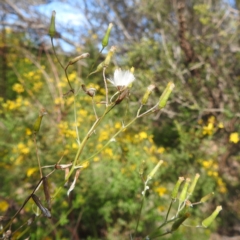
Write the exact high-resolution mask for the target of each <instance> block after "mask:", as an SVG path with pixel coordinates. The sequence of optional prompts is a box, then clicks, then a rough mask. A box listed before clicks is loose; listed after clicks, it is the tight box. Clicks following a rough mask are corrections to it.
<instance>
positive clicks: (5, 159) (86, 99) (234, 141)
mask: <svg viewBox="0 0 240 240" xmlns="http://www.w3.org/2000/svg"><path fill="white" fill-rule="evenodd" d="M153 3H155V2H154V1H150V3H148V4H147V5H146V3H145V5H144V4H143V5H142V7H141V8H140V9H139V14H142V16H144V17H146V18H148V19H149V21H148V26H147V29H148V33H146V35H145V36H143V37H141V38H139V42H136V43H134V44H127V45H123V47H124V49H125V52H123V53H122V52H121V49H120V50H118V52H117V53H116V55H117V57H115V60H114V61H115V62H116V61H118V62H119V65H121V66H122V68H123V69H129V68H130V67H131V66H134V68H135V77H136V78H137V81H135V82H134V84H133V87H132V89H131V90H130V92H131V94H130V96H129V99H128V101H126V100H127V99H124V100H123V102H121V104H119V105H117V106H116V107H115V106H114V108H113V109H112V110H111V111H110V112H109V113H108V114H107V115H106V117H105V119H104V121H103V122H101V124H100V125H99V128H97V129H96V130H95V131H94V132H93V133H92V134H91V137H90V138H89V140H88V142H87V144H86V146H85V147H84V149H83V152H82V153H81V158H80V159H79V160H78V161H77V164H76V166H80V165H81V166H83V170H82V171H81V172H80V176H79V178H78V179H77V182H76V185H75V188H74V190H73V191H72V192H71V193H70V196H69V197H67V190H68V189H69V187H70V185H71V183H72V181H73V179H74V174H75V170H74V171H73V172H72V173H71V174H70V175H69V177H70V179H69V183H68V186H67V188H66V189H64V188H63V187H62V188H61V189H60V190H59V187H60V186H63V185H64V183H65V178H64V174H65V169H63V170H55V172H54V173H53V174H51V175H50V177H49V182H50V186H51V187H50V192H51V196H53V199H52V205H53V206H52V219H51V220H49V219H46V218H43V217H42V216H39V217H37V220H36V221H35V222H34V223H33V224H32V225H31V226H29V227H28V228H26V232H24V231H22V229H20V230H19V231H17V232H16V233H15V234H16V235H21V234H22V235H23V236H24V237H27V236H29V235H31V238H32V239H51V238H54V239H69V236H74V234H77V235H78V236H80V237H81V238H85V239H99V238H101V239H103V238H104V239H128V238H129V233H131V234H134V233H133V230H134V228H135V226H136V222H137V219H138V215H139V209H140V205H141V200H142V194H141V192H142V191H143V188H144V182H145V181H146V178H147V174H149V173H150V171H151V170H152V169H153V168H154V167H155V165H156V164H157V162H158V161H159V160H160V159H163V160H164V161H165V162H164V164H163V166H162V167H161V170H160V173H157V174H156V176H154V178H153V180H152V181H151V182H149V187H150V189H149V191H147V192H146V196H145V199H144V201H145V202H144V203H145V204H144V205H143V209H142V212H141V219H140V223H139V226H138V229H137V236H140V235H141V236H147V235H148V234H149V233H150V232H153V231H154V230H155V229H156V227H158V226H159V225H160V224H159V223H163V222H164V219H165V215H166V212H167V209H168V206H169V204H170V201H171V199H170V196H171V191H172V189H173V187H174V184H175V183H176V181H177V179H178V177H179V176H184V177H188V176H191V177H193V176H194V174H195V173H196V172H198V173H200V175H201V178H200V179H199V182H198V185H197V186H196V188H195V191H194V193H193V195H192V199H191V201H194V202H197V201H199V200H200V199H201V198H202V197H203V196H205V195H207V194H209V193H210V192H215V195H216V198H217V201H218V202H222V203H223V206H224V208H226V209H228V211H225V212H224V213H223V214H224V216H225V217H224V218H222V222H223V225H225V226H229V225H227V224H229V222H230V223H231V224H232V225H234V224H235V223H236V222H237V221H238V217H237V215H238V214H236V215H235V214H232V212H234V211H235V212H236V213H238V212H239V210H238V208H237V207H236V206H237V205H236V203H237V198H236V197H234V194H233V193H234V192H236V189H238V188H239V182H238V174H237V171H236V170H235V168H234V164H235V166H237V165H238V162H239V157H238V153H239V147H238V145H239V139H238V132H239V124H238V117H239V116H238V115H239V114H238V102H239V101H238V100H239V94H238V93H239V86H238V83H237V82H238V80H239V79H238V78H239V76H238V75H239V74H238V62H239V61H238V60H239V59H238V58H239V54H238V51H234V47H235V45H236V44H237V43H238V37H237V36H238V23H237V19H236V18H235V17H234V15H232V14H229V15H227V16H225V15H224V14H225V11H224V10H223V8H222V7H221V6H220V5H219V6H218V5H217V4H216V6H210V5H208V4H203V3H202V1H196V3H195V4H191V5H189V6H188V7H187V6H185V10H186V15H185V18H186V21H187V26H188V28H187V30H186V29H185V30H184V31H185V33H184V37H183V35H181V36H180V34H179V32H178V31H179V30H178V28H180V27H179V25H176V19H177V18H178V17H179V14H181V13H180V11H179V9H178V10H176V11H174V10H173V9H172V8H171V6H170V5H168V4H162V3H161V1H159V2H158V3H157V4H158V5H159V14H160V17H159V16H158V17H157V14H153V13H152V12H153V11H155V8H156V6H155V5H154V4H153ZM144 6H145V7H144ZM170 14H173V15H174V16H175V17H176V18H175V20H172V19H169V16H170ZM155 16H156V17H155ZM159 25H160V27H159ZM159 28H160V29H159ZM113 30H114V29H113ZM180 30H183V29H180ZM230 30H231V31H230ZM15 34H18V33H17V32H14V31H10V30H9V33H8V34H7V42H8V45H9V52H8V54H7V55H6V56H7V75H6V79H7V87H6V91H5V93H4V94H2V95H1V98H0V105H1V108H0V114H1V120H0V130H1V137H0V157H1V163H0V166H1V169H2V171H0V178H1V179H2V188H1V198H0V203H1V207H0V212H1V215H3V214H5V215H9V216H14V214H15V213H16V212H17V211H18V210H19V208H20V207H21V205H22V203H23V202H24V200H25V199H26V198H27V197H28V196H29V195H30V194H31V192H32V189H34V187H35V186H36V184H37V183H38V182H39V180H40V179H39V169H38V163H37V156H36V147H35V144H34V134H33V125H34V122H35V121H36V119H37V118H38V114H39V111H41V109H42V108H45V110H46V111H47V112H48V115H46V116H44V117H43V119H42V124H41V128H40V131H39V134H38V135H37V137H36V140H37V150H38V156H39V158H40V161H41V165H42V166H46V168H44V169H43V172H44V175H46V174H49V173H50V172H51V170H53V169H54V166H51V165H55V164H56V163H57V162H59V164H69V163H73V164H75V163H74V159H75V156H76V152H77V151H78V149H79V141H78V140H80V141H81V142H82V141H83V138H84V136H86V135H87V133H88V130H89V129H90V128H91V126H92V125H93V124H94V122H95V120H96V117H95V115H94V110H93V106H92V99H91V97H90V96H88V95H86V94H85V92H84V91H82V88H81V85H82V84H84V85H85V86H86V89H89V88H95V89H96V90H97V92H96V96H95V97H94V101H95V104H94V106H95V108H96V112H97V114H98V116H102V115H104V111H105V93H106V89H105V88H104V82H103V81H102V75H103V72H102V71H99V72H97V73H95V74H92V75H91V76H89V78H87V76H88V75H89V73H90V72H93V70H95V69H96V67H97V66H98V64H99V63H101V62H104V61H105V57H106V56H105V55H103V54H102V55H100V54H99V53H98V52H97V51H96V47H95V45H94V41H93V40H92V39H91V37H89V38H88V39H86V42H85V49H84V52H88V53H90V58H89V59H83V60H81V61H79V62H78V63H76V64H75V65H73V66H71V67H69V69H68V78H69V81H70V83H71V85H72V86H73V89H74V90H75V97H74V96H73V94H71V93H70V94H66V93H68V91H69V85H68V83H67V80H66V77H65V74H64V70H63V69H61V68H59V65H58V63H57V60H56V58H55V56H54V54H53V52H52V51H49V52H44V53H43V54H41V56H39V55H38V51H37V50H36V49H34V48H31V47H33V46H35V44H34V43H33V42H31V41H28V43H29V48H25V47H24V46H22V43H23V40H24V41H25V40H26V36H25V35H24V34H19V35H18V36H20V37H19V38H16V37H15V36H16V35H15ZM181 38H182V39H181ZM229 39H231V41H230V40H229ZM183 40H184V41H186V42H187V43H188V44H189V46H190V48H191V49H192V51H193V52H194V56H192V58H191V57H189V56H188V54H189V52H187V50H188V49H187V48H186V45H185V47H184V45H183V44H181V41H183ZM186 42H185V43H186ZM4 44H6V43H4ZM30 46H31V47H30ZM126 49H127V51H126ZM56 51H57V53H58V48H57V47H56ZM80 54H82V51H81V52H77V53H76V54H74V56H67V57H66V56H64V55H60V54H58V57H59V59H60V61H61V62H62V63H65V64H63V65H64V66H65V65H66V64H67V63H68V62H69V60H70V59H73V58H74V57H76V56H78V55H80ZM112 75H113V64H111V65H110V66H109V67H108V68H107V69H106V77H107V78H110V77H111V76H112ZM170 81H173V82H174V83H175V85H176V88H175V90H174V95H173V96H172V97H171V98H170V100H169V101H168V105H167V107H166V109H163V111H162V114H161V118H160V119H159V118H158V115H154V119H153V118H150V117H149V116H146V118H141V119H138V120H137V121H136V122H134V124H132V125H131V126H130V127H129V128H127V129H126V130H125V131H122V132H121V133H120V134H119V135H117V136H114V134H115V133H116V132H117V131H120V129H121V127H122V125H123V124H127V123H128V122H129V121H130V120H131V119H133V118H134V117H135V115H136V111H137V109H138V108H139V104H138V103H139V101H140V99H141V98H142V96H143V94H144V92H145V89H146V88H147V86H149V85H150V84H155V85H156V89H155V90H154V93H153V94H152V95H151V96H150V98H149V99H148V102H147V104H146V106H143V107H142V111H143V112H144V111H146V110H147V109H149V108H151V107H152V106H154V104H155V103H157V101H158V99H159V96H160V95H161V93H162V92H163V90H164V89H165V87H166V83H167V82H170ZM114 93H115V89H114V88H109V95H110V96H112V94H114ZM65 94H66V95H65ZM63 96H64V97H63ZM127 108H128V109H129V110H128V111H127V110H126V109H127ZM75 115H76V119H77V120H76V122H75ZM76 123H77V124H76ZM76 125H77V127H78V129H79V132H78V134H79V139H78V134H77V131H76ZM112 137H114V138H113V139H112V141H110V142H109V143H108V141H109V140H110V139H111V138H112ZM105 144H107V146H106V147H104V146H105ZM60 160H61V161H60ZM143 160H144V161H145V164H146V166H145V167H144V172H143V174H142V175H141V176H140V174H139V171H140V169H141V167H142V166H141V164H142V161H143ZM49 165H50V167H47V166H49ZM230 173H231V174H230ZM10 183H11V184H10ZM58 190H59V191H58ZM37 194H39V197H40V199H41V200H43V199H44V193H43V191H42V190H41V191H40V190H39V192H37ZM16 196H17V197H16ZM231 201H232V202H233V203H235V204H232V205H231V204H230V202H231ZM43 202H44V200H43ZM44 203H45V202H44ZM33 205H34V203H33V202H32V201H31V202H28V204H27V205H26V206H25V207H24V210H23V216H21V217H20V216H19V218H18V217H16V220H15V222H14V225H13V229H14V230H15V229H18V227H20V226H21V225H22V224H23V223H24V222H26V221H27V219H28V217H30V216H31V214H32V213H33ZM213 205H215V204H212V202H211V200H210V203H208V204H206V209H208V210H213V209H214V207H213ZM229 209H231V211H230V210H229ZM174 210H175V211H177V205H174V206H173V209H172V211H171V212H170V215H171V216H174ZM201 210H202V209H200V210H196V211H192V213H191V214H192V216H191V218H190V219H189V222H188V224H189V225H192V226H196V225H197V224H199V222H201V221H202V220H203V219H204V218H206V217H207V216H209V215H210V212H211V211H205V209H204V212H203V211H201ZM203 215H204V216H203ZM194 219H197V220H199V221H198V222H197V221H195V220H194ZM229 219H231V221H229ZM4 224H5V222H4ZM4 224H3V225H4ZM218 224H219V226H221V225H220V223H218ZM170 226H171V225H170ZM170 226H169V227H170ZM214 227H216V228H217V224H216V226H214ZM189 229H190V230H189ZM164 230H165V229H163V230H161V231H160V232H159V234H162V233H164ZM227 230H228V229H227V227H226V231H227ZM197 231H198V230H197ZM195 232H196V230H195V229H194V230H191V228H187V229H186V228H185V227H183V226H180V228H179V229H178V230H177V231H176V232H174V233H173V234H172V235H170V237H169V239H194V238H193V237H194V236H196V233H195ZM209 235H210V231H207V230H205V229H204V230H203V229H202V230H199V232H198V236H197V238H198V239H206V237H208V236H209Z"/></svg>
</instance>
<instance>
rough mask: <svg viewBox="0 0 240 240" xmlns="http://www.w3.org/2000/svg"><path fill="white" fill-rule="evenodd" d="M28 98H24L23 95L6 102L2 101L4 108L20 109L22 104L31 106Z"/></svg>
mask: <svg viewBox="0 0 240 240" xmlns="http://www.w3.org/2000/svg"><path fill="white" fill-rule="evenodd" d="M29 104H30V103H29V101H28V100H23V98H22V97H21V96H18V97H17V99H16V100H7V101H6V102H4V103H2V107H3V109H4V110H8V111H14V110H18V109H20V108H21V107H22V106H25V107H27V106H29Z"/></svg>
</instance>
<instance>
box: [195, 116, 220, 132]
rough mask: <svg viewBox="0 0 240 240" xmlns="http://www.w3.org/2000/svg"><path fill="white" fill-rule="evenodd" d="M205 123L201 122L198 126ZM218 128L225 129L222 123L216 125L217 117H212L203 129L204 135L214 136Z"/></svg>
mask: <svg viewBox="0 0 240 240" xmlns="http://www.w3.org/2000/svg"><path fill="white" fill-rule="evenodd" d="M202 123H203V121H202V120H199V121H198V124H200V125H201V124H202ZM218 128H224V125H223V123H222V122H219V123H218V124H217V123H216V118H215V116H210V117H209V118H208V121H207V123H206V124H205V125H204V126H203V128H202V134H203V135H209V136H212V135H213V134H214V133H215V132H216V130H217V129H218Z"/></svg>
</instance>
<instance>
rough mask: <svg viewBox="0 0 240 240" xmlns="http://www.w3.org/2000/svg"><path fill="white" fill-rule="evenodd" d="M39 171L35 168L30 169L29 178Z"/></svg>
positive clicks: (28, 171)
mask: <svg viewBox="0 0 240 240" xmlns="http://www.w3.org/2000/svg"><path fill="white" fill-rule="evenodd" d="M36 171H38V168H36V167H34V168H29V169H28V170H27V177H31V176H32V175H33V173H34V172H36Z"/></svg>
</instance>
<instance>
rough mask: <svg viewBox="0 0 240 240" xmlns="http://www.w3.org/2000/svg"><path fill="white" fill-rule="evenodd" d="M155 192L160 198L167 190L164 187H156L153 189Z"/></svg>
mask: <svg viewBox="0 0 240 240" xmlns="http://www.w3.org/2000/svg"><path fill="white" fill-rule="evenodd" d="M155 192H157V193H158V194H159V196H160V197H161V196H163V195H164V194H165V193H166V192H167V189H166V188H165V187H157V188H156V189H155Z"/></svg>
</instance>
